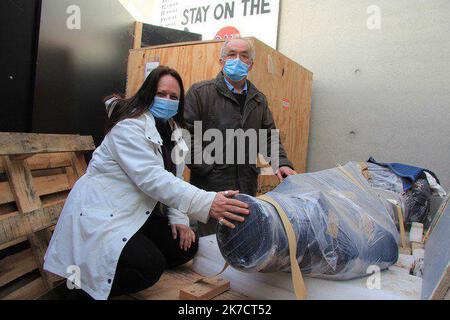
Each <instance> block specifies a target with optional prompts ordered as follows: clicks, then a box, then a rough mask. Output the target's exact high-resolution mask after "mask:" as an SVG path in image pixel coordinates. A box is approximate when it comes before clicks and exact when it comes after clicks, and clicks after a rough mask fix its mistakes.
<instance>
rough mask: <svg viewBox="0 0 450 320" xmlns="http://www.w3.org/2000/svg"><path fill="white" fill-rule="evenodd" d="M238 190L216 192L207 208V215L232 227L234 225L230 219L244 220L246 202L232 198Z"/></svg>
mask: <svg viewBox="0 0 450 320" xmlns="http://www.w3.org/2000/svg"><path fill="white" fill-rule="evenodd" d="M238 193H239V191H224V192H218V193H217V194H216V197H215V198H214V201H213V203H212V205H211V209H210V210H209V215H210V216H211V217H212V218H214V219H216V220H217V221H219V224H221V225H224V226H227V227H228V228H231V229H234V228H235V227H236V226H235V225H234V224H233V223H231V222H230V221H237V222H244V221H245V219H244V217H242V216H240V215H248V214H249V213H250V211H249V210H248V207H249V206H248V204H246V203H245V202H242V201H239V200H235V199H232V198H233V197H234V196H235V195H237V194H238Z"/></svg>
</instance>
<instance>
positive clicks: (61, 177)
mask: <svg viewBox="0 0 450 320" xmlns="http://www.w3.org/2000/svg"><path fill="white" fill-rule="evenodd" d="M34 186H35V188H36V192H37V194H38V195H39V196H44V195H47V194H51V193H56V192H61V191H66V190H69V189H70V184H69V180H68V178H67V174H56V175H52V176H46V177H37V178H34Z"/></svg>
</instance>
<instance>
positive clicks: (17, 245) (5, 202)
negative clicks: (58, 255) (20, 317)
mask: <svg viewBox="0 0 450 320" xmlns="http://www.w3.org/2000/svg"><path fill="white" fill-rule="evenodd" d="M94 149H95V146H94V142H93V140H92V137H86V136H79V135H45V134H24V133H0V299H36V298H38V297H39V296H41V295H42V294H43V293H45V292H47V291H48V290H49V289H51V288H53V287H54V285H55V284H56V283H58V282H59V281H61V279H60V278H58V277H56V276H54V275H51V274H49V273H47V272H45V271H44V270H43V268H42V267H43V261H44V255H45V252H46V250H47V245H48V242H49V241H50V238H51V235H52V231H53V228H54V226H55V224H56V222H57V220H58V217H59V214H60V212H61V210H62V207H63V205H64V201H65V199H66V198H67V195H68V193H69V191H70V190H71V188H72V187H73V185H74V184H75V182H76V180H77V179H78V178H79V177H81V176H82V175H83V174H84V172H85V170H86V162H85V159H84V152H87V151H92V150H94Z"/></svg>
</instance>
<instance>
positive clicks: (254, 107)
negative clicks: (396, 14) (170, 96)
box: [184, 72, 293, 195]
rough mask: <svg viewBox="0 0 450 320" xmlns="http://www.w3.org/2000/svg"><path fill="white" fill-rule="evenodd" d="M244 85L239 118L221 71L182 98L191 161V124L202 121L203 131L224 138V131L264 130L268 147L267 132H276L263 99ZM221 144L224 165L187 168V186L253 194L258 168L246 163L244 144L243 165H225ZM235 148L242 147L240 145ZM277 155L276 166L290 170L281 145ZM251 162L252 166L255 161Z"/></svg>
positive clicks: (256, 91) (237, 109)
mask: <svg viewBox="0 0 450 320" xmlns="http://www.w3.org/2000/svg"><path fill="white" fill-rule="evenodd" d="M247 85H248V88H247V98H246V101H245V106H244V109H243V114H242V115H241V112H240V107H239V102H238V101H237V99H236V97H235V96H234V95H233V93H232V92H231V91H230V90H229V89H228V87H227V85H226V83H225V80H224V76H223V73H222V72H220V73H219V75H218V76H217V78H216V79H214V80H210V81H204V82H200V83H197V84H194V85H193V86H192V87H191V88H190V89H189V91H188V93H187V95H186V101H185V111H184V116H185V119H186V123H187V128H188V130H189V131H190V132H191V137H192V140H191V150H192V152H191V159H193V157H194V151H195V150H194V121H202V131H203V132H205V131H206V130H208V129H219V130H220V131H221V132H222V134H223V136H224V137H225V136H226V130H227V129H233V130H237V129H242V130H243V131H244V132H245V131H246V130H248V129H256V130H258V129H268V130H269V135H268V139H267V140H268V141H267V142H268V143H267V145H269V146H270V142H271V137H270V130H271V129H276V127H275V123H274V121H273V117H272V113H271V111H270V110H269V107H268V103H267V99H266V97H265V95H264V94H263V93H261V92H260V91H259V90H258V89H257V88H256V87H255V86H254V85H253V84H252V83H251V82H250V81H247ZM203 132H202V135H203ZM210 143H211V142H209V141H207V142H203V143H202V148H201V149H203V148H205V147H206V146H207V145H208V144H210ZM225 145H226V143H225V141H224V151H223V153H224V160H223V163H224V164H217V163H214V164H206V163H205V162H202V164H200V165H199V164H190V165H188V166H189V168H190V169H191V183H192V184H193V185H195V186H197V187H199V188H202V189H204V190H207V191H216V192H217V191H224V190H239V191H240V192H241V193H245V194H250V195H255V194H256V189H257V178H258V174H259V169H258V168H257V167H256V165H255V164H251V161H249V160H248V158H249V156H248V145H246V159H247V160H246V162H245V164H225V159H226V152H225ZM237 147H238V148H242V147H243V146H237ZM235 148H236V143H235ZM198 150H200V148H199V149H198ZM235 150H236V149H235ZM261 153H264V152H261ZM279 154H280V159H279V166H280V167H282V166H289V167H291V168H292V167H293V166H292V163H291V162H290V161H289V160H288V159H287V156H286V152H285V150H284V148H283V146H282V145H281V143H280V147H279ZM269 155H270V153H269ZM252 161H253V163H254V162H255V159H252ZM191 163H193V161H192V162H191Z"/></svg>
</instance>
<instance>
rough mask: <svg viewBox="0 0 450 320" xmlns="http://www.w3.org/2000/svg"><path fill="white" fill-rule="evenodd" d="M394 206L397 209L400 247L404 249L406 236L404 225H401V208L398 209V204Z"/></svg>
mask: <svg viewBox="0 0 450 320" xmlns="http://www.w3.org/2000/svg"><path fill="white" fill-rule="evenodd" d="M395 206H396V207H397V214H398V224H399V226H400V239H401V241H402V247H403V248H406V246H407V242H406V234H405V224H404V223H403V213H402V208H401V207H400V204H398V203H395Z"/></svg>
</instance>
